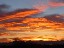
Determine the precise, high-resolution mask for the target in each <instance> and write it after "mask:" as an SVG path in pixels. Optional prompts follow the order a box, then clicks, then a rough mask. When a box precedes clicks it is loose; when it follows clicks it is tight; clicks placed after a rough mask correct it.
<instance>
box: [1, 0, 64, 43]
mask: <svg viewBox="0 0 64 48" xmlns="http://www.w3.org/2000/svg"><path fill="white" fill-rule="evenodd" d="M0 4H6V5H9V6H10V11H12V10H15V9H19V8H20V9H24V8H27V9H28V10H26V11H21V12H17V13H15V12H12V13H14V14H10V15H9V14H7V15H4V16H3V17H0V39H2V38H12V40H13V38H16V37H18V38H21V39H26V38H27V39H30V38H31V39H30V40H35V39H36V40H38V39H39V40H44V41H50V39H51V41H57V40H64V19H63V18H64V15H51V16H45V17H40V16H43V14H44V15H47V14H64V0H0ZM32 8H33V9H34V10H33V9H32ZM30 9H31V10H30ZM39 13H42V14H41V15H40V14H39ZM32 15H33V17H31V16H32ZM0 16H1V15H0ZM34 16H37V17H35V18H34ZM38 16H39V17H40V18H39V17H38ZM28 17H30V18H28ZM23 37H24V38H23ZM0 42H1V41H0Z"/></svg>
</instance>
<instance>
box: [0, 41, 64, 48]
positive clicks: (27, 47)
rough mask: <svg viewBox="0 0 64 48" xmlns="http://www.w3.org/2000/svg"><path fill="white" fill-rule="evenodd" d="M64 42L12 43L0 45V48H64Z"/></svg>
mask: <svg viewBox="0 0 64 48" xmlns="http://www.w3.org/2000/svg"><path fill="white" fill-rule="evenodd" d="M63 46H64V41H54V42H52V41H45V42H44V41H27V42H24V41H14V42H10V43H0V48H45V47H46V48H55V47H57V48H64V47H63Z"/></svg>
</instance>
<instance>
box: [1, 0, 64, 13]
mask: <svg viewBox="0 0 64 48" xmlns="http://www.w3.org/2000/svg"><path fill="white" fill-rule="evenodd" d="M49 1H50V0H0V4H7V5H10V6H11V8H10V11H11V10H15V9H18V8H33V6H34V5H37V4H38V3H39V2H40V3H44V4H47V3H48V2H49ZM56 1H57V0H55V2H56ZM58 1H59V0H58ZM60 1H63V0H60ZM39 5H41V4H39ZM63 13H64V7H63V6H61V7H56V8H52V7H48V8H47V9H46V11H45V13H44V14H63Z"/></svg>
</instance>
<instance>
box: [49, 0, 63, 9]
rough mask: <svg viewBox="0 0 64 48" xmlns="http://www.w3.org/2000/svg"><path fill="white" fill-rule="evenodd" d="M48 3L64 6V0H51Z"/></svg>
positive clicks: (51, 5)
mask: <svg viewBox="0 0 64 48" xmlns="http://www.w3.org/2000/svg"><path fill="white" fill-rule="evenodd" d="M48 5H49V6H50V7H53V8H55V7H61V6H64V0H49V2H48Z"/></svg>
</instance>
